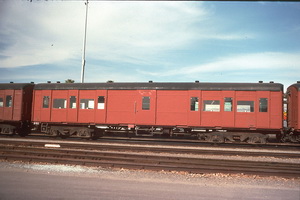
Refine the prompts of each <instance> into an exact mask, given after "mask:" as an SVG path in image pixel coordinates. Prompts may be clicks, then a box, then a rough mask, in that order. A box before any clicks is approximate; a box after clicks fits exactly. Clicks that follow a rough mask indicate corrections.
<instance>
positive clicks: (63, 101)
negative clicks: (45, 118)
mask: <svg viewBox="0 0 300 200" xmlns="http://www.w3.org/2000/svg"><path fill="white" fill-rule="evenodd" d="M67 99H68V91H67V90H53V91H52V99H51V102H52V107H51V122H62V123H66V122H67Z"/></svg>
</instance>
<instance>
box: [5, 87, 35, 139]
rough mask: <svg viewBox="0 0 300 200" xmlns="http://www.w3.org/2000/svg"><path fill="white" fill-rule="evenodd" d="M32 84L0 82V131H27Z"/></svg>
mask: <svg viewBox="0 0 300 200" xmlns="http://www.w3.org/2000/svg"><path fill="white" fill-rule="evenodd" d="M33 86H34V84H30V83H8V84H6V83H1V84H0V133H2V134H13V133H15V132H17V131H19V130H21V129H22V133H20V134H25V132H29V127H30V120H31V105H32V91H33Z"/></svg>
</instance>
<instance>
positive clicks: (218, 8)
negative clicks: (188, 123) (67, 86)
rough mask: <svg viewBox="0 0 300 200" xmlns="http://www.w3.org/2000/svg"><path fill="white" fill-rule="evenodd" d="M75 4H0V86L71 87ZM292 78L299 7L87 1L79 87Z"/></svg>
mask: <svg viewBox="0 0 300 200" xmlns="http://www.w3.org/2000/svg"><path fill="white" fill-rule="evenodd" d="M84 20H85V5H84V1H80V0H77V1H34V0H33V2H29V1H17V0H15V1H11V0H4V1H3V0H2V1H1V0H0V74H1V76H0V82H2V83H5V82H10V81H13V82H31V81H33V82H35V83H41V82H46V81H52V82H56V81H61V82H64V81H65V80H66V79H73V80H75V81H76V82H80V74H81V62H82V61H81V60H82V49H83V35H84ZM107 80H113V81H115V82H147V81H149V80H153V81H155V82H193V81H195V80H199V81H201V82H258V81H260V80H262V81H264V82H269V81H275V82H279V83H283V84H284V85H285V88H286V87H287V86H288V85H291V84H292V83H295V82H296V81H298V80H300V2H211V1H209V2H202V1H195V2H190V1H189V2H172V1H166V2H155V1H154V2H141V1H129V2H128V1H124V2H109V1H90V2H89V13H88V28H87V46H86V74H85V82H106V81H107Z"/></svg>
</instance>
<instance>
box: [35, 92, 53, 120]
mask: <svg viewBox="0 0 300 200" xmlns="http://www.w3.org/2000/svg"><path fill="white" fill-rule="evenodd" d="M44 97H49V104H48V107H44V105H43V101H44ZM35 102H36V105H37V106H39V107H37V108H36V109H40V115H39V120H38V121H41V122H50V119H51V108H52V91H51V90H41V94H40V96H39V98H38V99H36V101H35Z"/></svg>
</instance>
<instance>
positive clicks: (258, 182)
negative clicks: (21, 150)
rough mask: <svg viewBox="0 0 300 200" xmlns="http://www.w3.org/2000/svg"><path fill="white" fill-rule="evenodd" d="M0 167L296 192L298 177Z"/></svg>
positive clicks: (49, 166)
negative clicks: (283, 189)
mask: <svg viewBox="0 0 300 200" xmlns="http://www.w3.org/2000/svg"><path fill="white" fill-rule="evenodd" d="M0 168H1V169H5V170H9V171H21V172H27V173H33V174H34V173H42V174H49V175H63V176H78V177H80V176H81V177H101V178H106V179H115V180H119V179H122V180H129V181H130V180H134V181H141V182H145V181H147V182H154V183H156V182H161V183H166V184H167V183H182V184H193V185H202V186H203V185H205V186H226V187H235V186H239V187H241V186H242V187H245V188H251V187H253V188H254V187H258V186H259V187H263V188H273V189H274V188H278V189H282V188H285V189H286V188H288V189H291V190H299V194H300V178H282V177H276V176H271V177H260V176H256V175H244V174H221V173H214V174H191V173H186V172H175V171H172V172H169V171H160V172H154V171H145V170H127V169H111V168H101V167H86V166H73V165H56V164H46V163H45V164H43V163H24V162H19V161H17V162H7V161H0Z"/></svg>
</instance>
